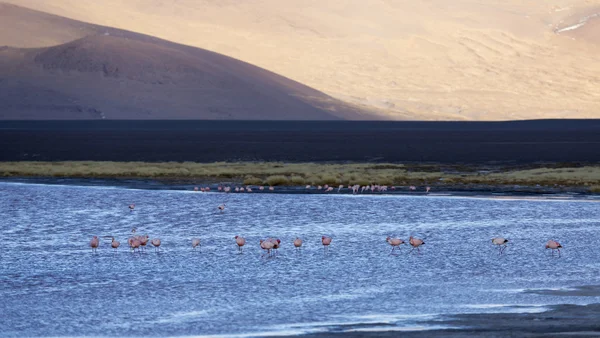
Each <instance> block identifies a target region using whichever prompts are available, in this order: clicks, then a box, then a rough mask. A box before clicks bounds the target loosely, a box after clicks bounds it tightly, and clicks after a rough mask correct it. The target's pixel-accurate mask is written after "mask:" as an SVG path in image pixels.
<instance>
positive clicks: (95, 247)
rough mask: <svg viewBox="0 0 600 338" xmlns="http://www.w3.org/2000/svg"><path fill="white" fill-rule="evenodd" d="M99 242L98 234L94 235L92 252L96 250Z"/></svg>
mask: <svg viewBox="0 0 600 338" xmlns="http://www.w3.org/2000/svg"><path fill="white" fill-rule="evenodd" d="M99 244H100V240H99V239H98V236H94V237H92V240H91V241H90V247H91V248H92V252H96V250H97V249H98V245H99Z"/></svg>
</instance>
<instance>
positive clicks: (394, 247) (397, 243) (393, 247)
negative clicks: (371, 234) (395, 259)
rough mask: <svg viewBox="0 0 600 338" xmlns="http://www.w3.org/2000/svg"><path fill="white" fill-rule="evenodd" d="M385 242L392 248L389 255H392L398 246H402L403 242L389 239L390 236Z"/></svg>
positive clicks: (398, 239) (397, 239)
mask: <svg viewBox="0 0 600 338" xmlns="http://www.w3.org/2000/svg"><path fill="white" fill-rule="evenodd" d="M385 241H386V242H388V243H389V244H390V245H391V246H392V251H391V252H390V253H393V252H394V250H396V249H399V248H400V245H402V244H404V241H403V240H401V239H400V238H391V237H390V236H388V237H387V238H386V239H385Z"/></svg>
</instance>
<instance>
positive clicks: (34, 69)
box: [0, 4, 374, 120]
mask: <svg viewBox="0 0 600 338" xmlns="http://www.w3.org/2000/svg"><path fill="white" fill-rule="evenodd" d="M6 17H8V18H10V20H6V21H4V20H3V21H0V31H3V32H4V33H3V36H0V37H1V38H3V39H4V40H0V45H2V44H7V42H10V41H11V40H10V39H9V38H6V36H9V35H10V34H9V33H10V31H11V30H13V33H15V34H17V33H16V32H14V27H13V26H11V25H13V24H14V25H20V26H27V23H28V22H29V23H32V25H31V26H27V27H28V29H24V32H22V34H21V36H22V35H27V36H28V35H34V36H35V37H34V38H32V40H27V39H22V40H21V41H22V42H21V45H22V46H23V45H25V46H27V45H28V43H26V41H33V42H32V43H40V41H42V42H58V43H60V44H58V45H55V46H50V47H43V48H14V47H2V48H1V49H0V119H97V118H100V119H245V120H252V119H274V120H286V119H294V120H330V119H365V118H367V119H373V118H374V116H372V115H369V114H368V113H365V112H363V111H361V110H360V109H357V108H356V107H353V106H350V105H347V104H345V103H343V102H341V101H339V100H336V99H333V98H331V97H329V96H327V95H325V94H323V93H321V92H319V91H317V90H314V89H312V88H310V87H307V86H305V85H302V84H300V83H298V82H295V81H292V80H290V79H287V78H285V77H282V76H279V75H277V74H275V73H272V72H270V71H267V70H265V69H262V68H259V67H256V66H253V65H250V64H248V63H245V62H242V61H239V60H235V59H233V58H230V57H227V56H224V55H221V54H218V53H214V52H210V51H207V50H203V49H199V48H195V47H189V46H185V45H180V44H175V43H171V42H168V41H165V40H161V39H158V38H154V37H151V36H146V35H142V34H137V33H133V32H128V31H123V30H118V29H113V28H109V27H101V26H96V25H87V24H85V23H81V22H77V21H74V20H70V19H66V18H60V17H56V16H53V15H48V14H45V13H40V12H36V11H32V10H28V9H24V8H20V7H16V6H12V5H2V4H0V18H6ZM7 32H9V33H7ZM17 35H18V34H17ZM72 38H75V39H76V40H72V41H69V42H65V40H69V39H72ZM15 44H16V45H17V46H18V45H19V44H18V43H15ZM22 46H21V47H22Z"/></svg>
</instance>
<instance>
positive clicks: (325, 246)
mask: <svg viewBox="0 0 600 338" xmlns="http://www.w3.org/2000/svg"><path fill="white" fill-rule="evenodd" d="M321 243H323V251H324V252H327V251H329V245H331V237H329V236H322V237H321Z"/></svg>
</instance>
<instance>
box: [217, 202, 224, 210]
mask: <svg viewBox="0 0 600 338" xmlns="http://www.w3.org/2000/svg"><path fill="white" fill-rule="evenodd" d="M218 208H219V210H221V212H223V210H225V203H223V204H221V205H219V207H218Z"/></svg>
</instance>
